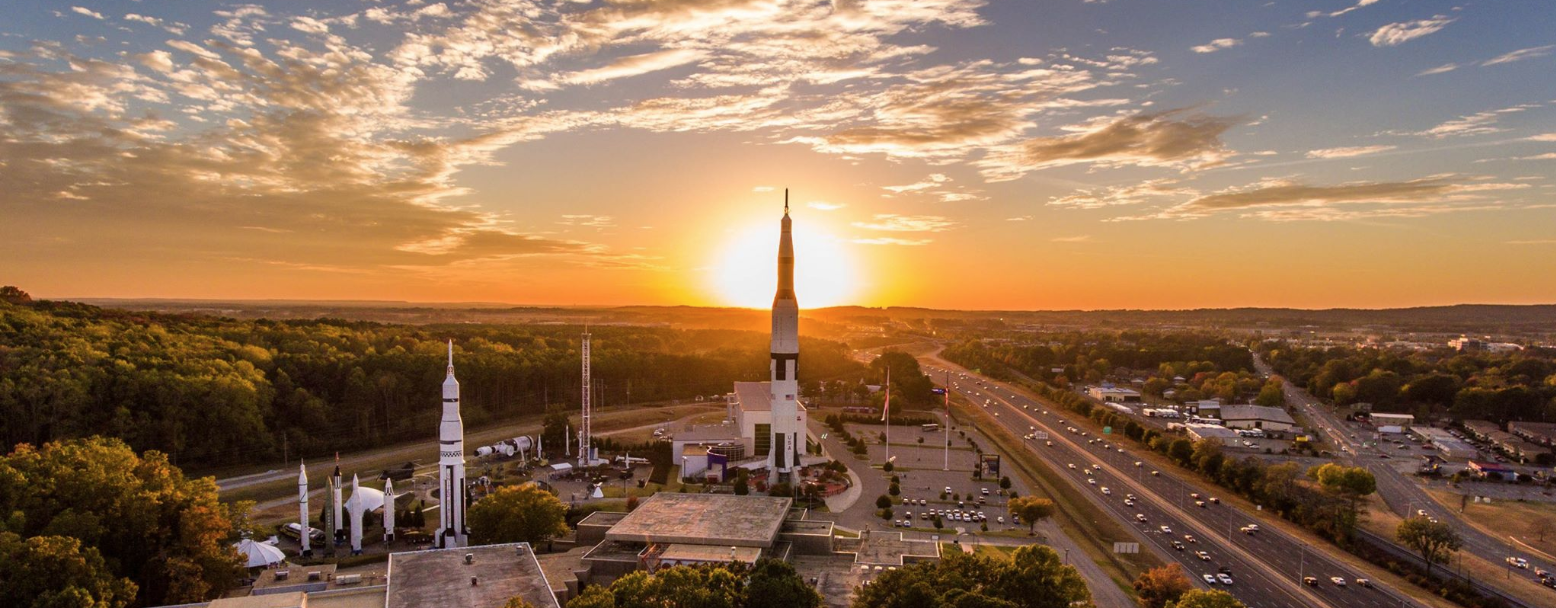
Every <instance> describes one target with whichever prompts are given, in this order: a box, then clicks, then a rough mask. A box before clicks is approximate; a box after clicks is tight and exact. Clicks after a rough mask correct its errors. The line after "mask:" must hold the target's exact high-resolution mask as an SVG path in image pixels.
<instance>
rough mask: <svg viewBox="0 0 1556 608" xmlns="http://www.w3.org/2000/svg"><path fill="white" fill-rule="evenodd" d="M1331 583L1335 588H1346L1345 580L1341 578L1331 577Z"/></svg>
mask: <svg viewBox="0 0 1556 608" xmlns="http://www.w3.org/2000/svg"><path fill="white" fill-rule="evenodd" d="M1329 582H1331V583H1334V586H1336V587H1344V586H1345V579H1343V578H1340V577H1338V576H1331V577H1329Z"/></svg>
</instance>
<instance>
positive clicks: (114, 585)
mask: <svg viewBox="0 0 1556 608" xmlns="http://www.w3.org/2000/svg"><path fill="white" fill-rule="evenodd" d="M0 572H3V573H4V575H3V576H0V606H14V607H15V608H54V607H66V606H89V607H91V608H124V607H125V606H128V605H130V603H131V602H133V601H135V593H136V591H137V588H136V586H135V583H133V582H130V580H129V579H127V578H116V577H114V576H113V575H112V574H111V573H109V571H108V566H107V564H105V563H104V562H103V556H102V554H100V553H98V551H97V549H95V548H92V547H82V546H81V541H80V540H78V539H75V538H70V537H68V536H34V537H32V538H28V539H23V538H22V537H20V536H17V535H16V534H15V533H12V532H0Z"/></svg>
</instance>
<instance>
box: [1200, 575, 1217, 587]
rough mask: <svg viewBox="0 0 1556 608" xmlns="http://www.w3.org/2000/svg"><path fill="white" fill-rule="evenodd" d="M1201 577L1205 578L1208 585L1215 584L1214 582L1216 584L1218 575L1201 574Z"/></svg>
mask: <svg viewBox="0 0 1556 608" xmlns="http://www.w3.org/2000/svg"><path fill="white" fill-rule="evenodd" d="M1200 578H1202V579H1205V584H1206V585H1214V584H1216V577H1214V576H1211V575H1209V574H1205V575H1202V576H1200Z"/></svg>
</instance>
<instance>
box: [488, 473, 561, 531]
mask: <svg viewBox="0 0 1556 608" xmlns="http://www.w3.org/2000/svg"><path fill="white" fill-rule="evenodd" d="M466 518H467V519H468V520H469V522H470V538H471V540H472V541H473V542H475V543H476V544H482V545H489V544H497V543H518V542H524V543H530V544H535V543H540V542H544V541H546V540H550V539H551V538H554V537H557V536H562V535H564V534H567V523H566V518H567V506H566V505H563V504H562V501H560V500H557V497H556V496H553V495H552V494H551V493H550V492H547V491H545V490H542V489H540V486H538V485H535V484H533V483H526V484H522V485H517V486H505V487H502V488H499V489H498V490H497V491H495V492H492V493H491V494H488V495H486V497H485V498H482V499H480V500H477V501H475V503H474V504H472V505H470V509H469V512H468V513H467V514H466Z"/></svg>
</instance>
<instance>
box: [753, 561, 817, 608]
mask: <svg viewBox="0 0 1556 608" xmlns="http://www.w3.org/2000/svg"><path fill="white" fill-rule="evenodd" d="M821 602H822V598H821V594H820V593H817V592H816V590H815V589H812V588H811V586H810V585H807V584H805V579H802V578H800V575H799V573H797V572H795V571H794V566H791V565H789V563H788V562H785V561H783V560H778V559H762V560H758V561H757V562H756V564H755V565H754V566H752V567H751V573H750V575H749V576H748V577H747V578H746V602H745V608H817V607H818V606H820V605H821Z"/></svg>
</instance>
